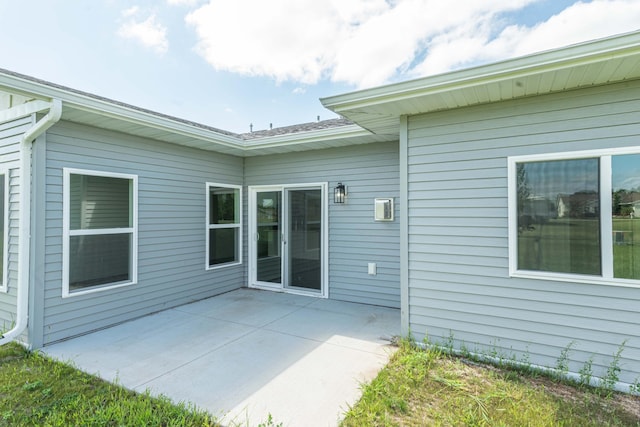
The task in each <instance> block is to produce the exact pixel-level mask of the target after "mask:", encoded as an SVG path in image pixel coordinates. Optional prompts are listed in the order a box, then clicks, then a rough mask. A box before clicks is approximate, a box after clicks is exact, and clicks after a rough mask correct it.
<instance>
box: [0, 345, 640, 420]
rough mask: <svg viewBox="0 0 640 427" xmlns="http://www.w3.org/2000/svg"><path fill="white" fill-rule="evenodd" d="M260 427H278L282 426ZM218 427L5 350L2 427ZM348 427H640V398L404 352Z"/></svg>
mask: <svg viewBox="0 0 640 427" xmlns="http://www.w3.org/2000/svg"><path fill="white" fill-rule="evenodd" d="M274 415H275V416H274V418H273V420H271V419H269V420H266V422H265V423H264V424H261V426H265V427H266V426H278V425H281V424H279V423H278V421H277V420H278V416H277V414H274ZM5 425H6V426H15V425H19V426H23V425H38V426H40V425H47V426H67V425H91V426H203V427H204V426H214V425H216V422H215V419H214V418H213V417H212V416H211V415H209V414H207V413H205V412H203V411H199V410H197V409H196V408H194V407H193V406H190V405H185V404H179V405H175V404H173V403H171V402H170V401H169V400H167V399H162V398H161V399H157V398H153V397H151V396H149V395H148V394H138V393H134V392H131V391H128V390H126V389H124V388H122V387H120V386H117V385H113V384H109V383H107V382H104V381H102V380H100V379H97V378H96V377H93V376H90V375H87V374H84V373H82V372H80V371H78V370H76V369H74V368H72V367H70V366H68V365H65V364H63V363H60V362H56V361H52V360H50V359H48V358H46V357H44V356H42V355H40V354H39V353H37V352H28V351H25V350H24V349H23V348H22V347H20V346H19V345H17V344H9V345H5V346H3V347H0V426H5ZM343 425H344V426H393V425H398V426H424V425H436V426H437V425H447V426H448V425H475V426H493V425H504V426H521V425H528V426H556V425H565V426H574V425H575V426H590V425H594V426H595V425H612V426H640V397H638V396H629V395H619V394H611V393H606V394H605V393H597V392H594V391H593V390H589V389H579V388H575V387H572V386H569V385H566V384H563V383H561V382H559V381H556V380H552V379H549V378H547V377H542V376H535V375H531V374H529V375H525V374H522V373H518V372H516V371H510V370H501V369H498V368H495V367H491V366H487V365H482V364H478V363H474V362H471V361H466V360H465V359H462V358H455V357H450V356H447V355H446V354H444V353H442V352H438V351H435V350H429V351H425V350H421V349H418V348H416V347H414V346H411V345H409V344H407V343H406V342H402V343H401V344H400V347H399V349H398V351H397V352H396V353H395V354H394V355H393V356H392V358H391V361H390V362H389V364H388V365H387V366H386V367H385V368H384V369H383V370H382V371H381V372H380V374H379V375H378V377H377V378H376V379H375V380H374V381H373V382H371V383H370V384H368V385H364V386H363V396H362V398H361V399H360V401H359V402H358V403H356V404H355V405H354V406H353V407H352V408H350V410H349V412H348V414H347V415H346V418H345V420H344V422H343Z"/></svg>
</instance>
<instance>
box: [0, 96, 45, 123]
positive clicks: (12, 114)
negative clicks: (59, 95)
mask: <svg viewBox="0 0 640 427" xmlns="http://www.w3.org/2000/svg"><path fill="white" fill-rule="evenodd" d="M50 108H51V102H47V101H41V100H39V99H38V100H33V101H29V102H26V103H24V104H20V105H16V106H15V107H11V108H8V109H6V110H1V111H0V123H4V122H8V121H11V120H16V119H19V118H22V117H27V116H30V115H31V114H33V113H40V112H42V111H46V110H48V109H50Z"/></svg>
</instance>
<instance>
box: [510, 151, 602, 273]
mask: <svg viewBox="0 0 640 427" xmlns="http://www.w3.org/2000/svg"><path fill="white" fill-rule="evenodd" d="M599 192H600V188H599V160H598V159H578V160H560V161H546V162H530V163H519V164H517V197H518V269H521V270H534V271H553V272H560V273H574V274H591V275H599V274H601V261H600V219H599V216H600V197H599Z"/></svg>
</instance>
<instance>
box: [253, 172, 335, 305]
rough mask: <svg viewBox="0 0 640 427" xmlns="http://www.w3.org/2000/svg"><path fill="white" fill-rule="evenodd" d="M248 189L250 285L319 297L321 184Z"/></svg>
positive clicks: (322, 220) (321, 288)
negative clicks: (250, 240)
mask: <svg viewBox="0 0 640 427" xmlns="http://www.w3.org/2000/svg"><path fill="white" fill-rule="evenodd" d="M249 193H250V203H249V208H250V231H251V233H250V236H251V237H252V242H251V244H250V248H249V250H250V251H251V253H250V255H251V256H250V272H251V274H250V284H251V286H254V287H259V288H267V289H274V290H281V291H288V292H296V293H311V294H317V295H322V296H325V293H326V289H325V286H324V282H325V280H326V255H325V253H326V237H325V234H326V226H325V221H326V214H325V210H326V208H327V207H326V201H325V199H326V197H325V194H326V184H312V185H288V186H284V185H283V186H277V187H250V188H249Z"/></svg>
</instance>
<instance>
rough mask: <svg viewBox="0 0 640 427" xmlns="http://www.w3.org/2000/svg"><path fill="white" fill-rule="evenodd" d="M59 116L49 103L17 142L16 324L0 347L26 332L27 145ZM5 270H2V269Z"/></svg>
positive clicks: (1, 338)
mask: <svg viewBox="0 0 640 427" xmlns="http://www.w3.org/2000/svg"><path fill="white" fill-rule="evenodd" d="M61 117H62V101H60V100H59V99H54V100H52V101H51V106H50V108H49V112H48V113H47V114H46V115H45V116H44V117H43V118H42V119H40V120H39V121H38V122H36V123H35V124H34V125H33V126H32V127H30V128H29V129H28V130H27V131H26V132H25V133H24V134H23V135H22V139H21V141H20V221H19V226H18V229H19V237H18V239H19V240H18V285H17V296H16V323H15V325H14V326H13V328H12V329H11V330H9V331H7V332H5V333H4V334H2V336H0V345H4V344H7V343H9V342H11V341H13V340H15V339H16V338H18V337H19V336H20V335H21V334H22V333H23V332H24V331H25V330H26V329H27V325H28V318H29V281H30V275H29V269H30V264H31V144H32V143H33V141H35V139H36V138H37V137H39V136H40V135H42V134H43V133H44V132H46V131H47V129H49V128H50V127H51V126H53V125H54V124H56V123H57V122H58V121H59V120H60V118H61ZM5 268H6V267H5Z"/></svg>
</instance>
